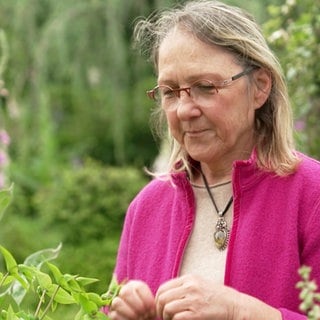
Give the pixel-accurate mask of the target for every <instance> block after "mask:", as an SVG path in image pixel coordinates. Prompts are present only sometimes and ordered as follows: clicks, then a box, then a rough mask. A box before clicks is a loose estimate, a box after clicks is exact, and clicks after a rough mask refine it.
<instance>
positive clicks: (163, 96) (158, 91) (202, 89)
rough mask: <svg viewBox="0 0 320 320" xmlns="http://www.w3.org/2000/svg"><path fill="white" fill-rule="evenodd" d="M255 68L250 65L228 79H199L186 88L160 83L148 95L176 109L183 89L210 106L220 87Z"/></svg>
mask: <svg viewBox="0 0 320 320" xmlns="http://www.w3.org/2000/svg"><path fill="white" fill-rule="evenodd" d="M253 69H255V67H249V68H247V69H245V70H244V71H242V72H240V73H238V74H236V75H234V76H233V77H231V78H230V79H227V80H221V81H211V80H205V79H203V80H197V81H196V82H194V83H193V84H192V85H191V86H190V87H185V88H171V87H169V86H167V85H159V86H156V87H155V88H153V89H152V90H149V91H147V95H148V97H149V98H150V99H153V100H155V101H156V102H157V103H158V104H159V105H160V106H161V107H162V108H163V109H164V110H174V109H176V108H177V106H178V102H179V98H180V96H181V92H182V91H185V92H186V93H187V94H188V96H189V97H191V98H192V99H193V101H194V102H196V103H198V104H199V105H201V106H203V107H210V105H211V99H212V96H214V95H215V94H217V93H218V92H219V89H222V88H224V87H226V86H228V85H230V84H231V83H232V82H233V81H235V80H237V79H239V78H241V77H243V76H245V75H247V74H248V73H250V72H251V71H252V70H253Z"/></svg>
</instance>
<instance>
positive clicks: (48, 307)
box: [39, 286, 60, 320]
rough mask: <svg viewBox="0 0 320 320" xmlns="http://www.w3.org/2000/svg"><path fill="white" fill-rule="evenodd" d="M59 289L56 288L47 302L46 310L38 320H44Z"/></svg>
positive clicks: (58, 287)
mask: <svg viewBox="0 0 320 320" xmlns="http://www.w3.org/2000/svg"><path fill="white" fill-rule="evenodd" d="M59 289H60V286H57V288H56V290H55V291H54V292H53V294H52V296H51V298H50V301H49V302H48V304H47V306H46V308H45V309H44V311H43V314H42V315H41V317H40V319H39V320H43V319H44V316H45V315H46V314H47V313H48V311H49V309H50V307H51V305H52V303H53V301H54V298H55V296H56V295H57V293H58V290H59Z"/></svg>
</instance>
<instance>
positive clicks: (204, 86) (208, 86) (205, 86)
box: [195, 82, 217, 94]
mask: <svg viewBox="0 0 320 320" xmlns="http://www.w3.org/2000/svg"><path fill="white" fill-rule="evenodd" d="M195 89H196V90H197V91H198V92H201V93H206V94H215V93H216V92H217V88H216V87H215V86H214V85H213V84H212V83H209V82H205V83H198V84H197V85H196V86H195Z"/></svg>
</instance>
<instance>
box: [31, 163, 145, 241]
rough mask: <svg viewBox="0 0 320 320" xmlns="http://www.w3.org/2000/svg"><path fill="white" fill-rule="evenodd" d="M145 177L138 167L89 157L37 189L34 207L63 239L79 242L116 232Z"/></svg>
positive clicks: (97, 238)
mask: <svg viewBox="0 0 320 320" xmlns="http://www.w3.org/2000/svg"><path fill="white" fill-rule="evenodd" d="M146 181H147V179H146V177H144V176H143V175H142V173H141V172H140V171H139V170H137V169H134V168H128V167H123V168H119V167H117V168H115V167H104V166H102V165H100V164H98V163H96V162H93V161H92V160H89V161H87V162H86V163H85V164H84V165H83V166H80V167H77V168H67V169H64V170H62V171H61V172H60V174H59V176H58V177H57V178H56V180H55V181H54V182H53V183H52V184H50V185H48V186H47V187H45V188H43V189H41V190H39V191H38V192H37V193H36V195H35V198H34V201H35V202H34V203H35V208H36V210H37V212H38V213H39V215H40V216H42V217H43V218H44V220H45V221H46V223H47V225H48V227H50V228H51V227H52V228H58V229H59V230H60V231H61V234H62V237H63V238H62V239H61V240H62V241H63V242H64V243H67V244H73V245H77V246H79V245H81V244H83V243H86V242H87V241H89V240H101V239H103V238H105V237H106V236H109V235H112V234H114V233H116V234H118V233H119V230H120V229H121V226H122V223H123V219H124V215H125V212H126V209H127V206H128V204H129V202H130V201H131V200H132V198H133V197H134V196H135V194H136V193H137V192H138V190H139V189H140V188H141V187H142V186H143V185H144V184H145V183H146Z"/></svg>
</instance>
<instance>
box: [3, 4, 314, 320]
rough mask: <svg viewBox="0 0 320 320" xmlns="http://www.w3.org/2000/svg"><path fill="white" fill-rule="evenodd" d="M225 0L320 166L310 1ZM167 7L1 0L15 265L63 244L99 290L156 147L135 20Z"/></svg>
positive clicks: (9, 223)
mask: <svg viewBox="0 0 320 320" xmlns="http://www.w3.org/2000/svg"><path fill="white" fill-rule="evenodd" d="M180 2H184V1H180ZM225 2H226V3H229V4H234V5H239V6H241V7H243V8H244V9H246V10H248V11H249V12H251V13H252V14H253V15H254V16H255V17H256V19H257V21H258V22H259V23H260V24H261V26H262V29H263V33H264V35H265V36H266V38H267V39H268V42H269V44H270V46H271V47H272V49H273V50H274V51H275V52H276V54H277V55H278V57H279V59H280V61H281V64H282V66H283V69H284V72H285V75H286V78H287V80H288V86H289V91H290V97H291V99H292V104H293V110H294V117H295V128H296V141H297V148H298V149H299V150H301V151H303V152H306V153H307V154H309V155H311V156H313V157H316V158H318V159H320V126H319V125H318V121H319V119H320V60H319V56H320V6H319V3H318V1H314V0H287V1H285V0H259V1H240V0H238V1H236V0H234V1H231V0H230V1H225ZM173 3H176V1H172V0H10V1H8V0H0V187H1V188H3V187H6V186H9V185H10V184H11V183H14V199H13V202H12V203H11V205H10V207H9V209H8V210H7V212H6V213H5V215H4V217H3V218H2V220H1V221H0V243H1V244H2V245H4V246H5V247H7V248H8V249H9V250H10V251H11V252H12V253H13V254H14V256H15V257H16V259H17V260H18V261H21V262H22V261H23V260H24V259H25V258H26V256H28V255H29V254H31V253H32V252H34V251H36V250H40V249H44V248H49V247H56V246H57V245H58V244H59V243H60V242H62V243H63V249H62V251H61V254H60V256H59V258H58V259H57V260H56V263H57V264H58V265H59V266H60V268H61V270H62V271H63V272H66V273H73V274H80V275H83V276H89V277H95V278H98V279H100V282H98V284H95V285H94V287H93V288H92V290H95V291H97V292H98V293H102V292H104V291H105V290H106V288H107V284H108V281H109V280H110V278H111V274H112V268H113V265H114V259H115V255H116V250H117V245H118V241H119V234H120V230H121V226H122V222H123V218H124V215H125V211H126V208H127V205H128V204H129V202H130V201H131V199H132V198H133V197H134V195H135V194H136V193H137V192H138V190H140V188H141V187H142V186H143V185H144V184H146V183H147V181H148V179H149V178H148V177H147V176H146V175H145V174H144V171H143V168H144V167H150V166H152V164H153V163H154V161H155V159H156V158H157V156H158V155H159V152H160V150H161V141H159V140H157V139H156V138H155V137H153V135H152V134H151V131H150V128H149V117H150V112H151V109H152V107H153V104H152V102H150V101H149V100H148V99H147V97H146V95H145V91H146V90H147V89H150V88H151V87H153V86H154V84H155V76H154V73H153V70H152V66H151V65H150V64H149V63H148V62H146V61H145V59H144V58H143V57H141V56H140V54H139V52H136V51H135V50H134V49H133V48H132V39H131V38H132V30H133V25H134V21H135V19H137V18H138V17H140V16H148V15H149V14H150V13H151V12H152V11H153V10H154V9H157V8H163V7H166V6H171V5H172V4H173ZM64 318H65V319H71V317H70V318H68V316H66V314H65V313H64Z"/></svg>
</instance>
